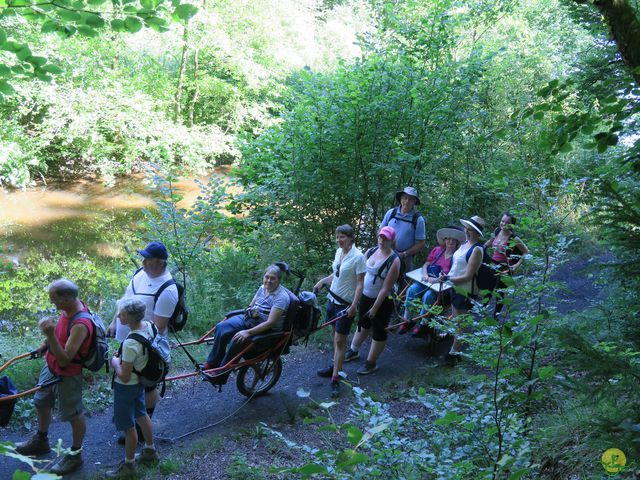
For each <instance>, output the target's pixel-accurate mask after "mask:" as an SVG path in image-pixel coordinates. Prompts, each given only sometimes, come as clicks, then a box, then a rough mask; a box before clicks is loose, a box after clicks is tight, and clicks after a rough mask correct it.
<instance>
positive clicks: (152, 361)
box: [118, 322, 171, 396]
mask: <svg viewBox="0 0 640 480" xmlns="http://www.w3.org/2000/svg"><path fill="white" fill-rule="evenodd" d="M149 323H150V325H151V329H152V330H153V338H150V339H149V338H147V337H145V336H144V335H140V334H139V333H135V332H132V333H130V334H129V335H128V336H127V338H130V339H132V340H135V341H136V342H138V343H140V344H141V345H142V353H143V354H145V355H147V354H148V359H147V363H146V364H145V366H144V367H143V368H142V370H140V371H138V370H136V369H135V368H134V369H133V373H135V374H136V375H138V379H139V381H140V384H142V386H144V387H154V386H156V385H157V384H159V383H164V379H165V377H166V376H167V373H169V367H170V365H171V346H170V345H169V342H168V341H167V339H166V338H165V337H163V336H162V335H158V327H156V325H155V324H154V323H153V322H149ZM123 343H124V342H123ZM118 354H119V356H120V357H122V344H120V349H119V350H118ZM164 389H165V386H164V385H163V387H162V392H161V393H160V395H161V396H163V395H164Z"/></svg>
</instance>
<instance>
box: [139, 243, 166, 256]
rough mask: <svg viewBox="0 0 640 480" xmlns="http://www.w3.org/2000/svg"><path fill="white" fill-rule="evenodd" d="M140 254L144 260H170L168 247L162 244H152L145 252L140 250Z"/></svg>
mask: <svg viewBox="0 0 640 480" xmlns="http://www.w3.org/2000/svg"><path fill="white" fill-rule="evenodd" d="M138 253H139V254H140V255H142V256H143V257H144V258H159V259H160V260H166V259H167V258H169V253H168V252H167V247H165V246H164V244H163V243H162V242H151V243H150V244H149V245H147V246H146V247H144V250H138Z"/></svg>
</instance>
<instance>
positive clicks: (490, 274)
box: [466, 242, 498, 292]
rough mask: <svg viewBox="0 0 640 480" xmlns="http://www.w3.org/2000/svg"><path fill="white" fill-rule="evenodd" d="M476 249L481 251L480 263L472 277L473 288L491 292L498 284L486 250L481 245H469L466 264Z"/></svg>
mask: <svg viewBox="0 0 640 480" xmlns="http://www.w3.org/2000/svg"><path fill="white" fill-rule="evenodd" d="M476 247H480V248H481V249H482V263H481V264H480V268H478V271H477V272H476V274H475V276H474V277H473V282H474V284H475V286H476V287H478V290H488V291H490V292H493V290H494V289H495V288H496V284H497V283H498V277H497V276H496V271H495V270H494V269H493V268H492V265H493V262H492V261H491V257H489V254H488V253H487V249H486V248H484V245H483V244H482V243H479V242H478V243H474V244H473V245H471V248H470V249H469V250H467V255H466V259H467V263H469V258H471V254H472V253H473V251H474V250H475V249H476Z"/></svg>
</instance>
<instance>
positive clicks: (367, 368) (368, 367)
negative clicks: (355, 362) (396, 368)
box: [356, 362, 378, 375]
mask: <svg viewBox="0 0 640 480" xmlns="http://www.w3.org/2000/svg"><path fill="white" fill-rule="evenodd" d="M376 370H378V366H377V365H376V364H375V363H370V362H365V363H364V366H363V367H362V368H361V369H360V370H358V371H357V372H356V373H357V374H358V375H369V374H370V373H373V372H375V371H376Z"/></svg>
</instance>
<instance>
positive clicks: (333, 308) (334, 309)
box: [327, 300, 353, 335]
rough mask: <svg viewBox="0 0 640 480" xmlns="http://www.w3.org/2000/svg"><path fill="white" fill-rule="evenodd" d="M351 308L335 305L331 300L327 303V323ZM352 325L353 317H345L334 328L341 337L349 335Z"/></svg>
mask: <svg viewBox="0 0 640 480" xmlns="http://www.w3.org/2000/svg"><path fill="white" fill-rule="evenodd" d="M349 307H350V305H340V304H337V303H333V302H332V301H331V300H329V301H327V322H328V321H329V320H333V319H334V318H336V317H337V316H338V315H339V314H340V313H341V312H342V311H344V310H347V309H349ZM351 325H353V317H351V318H349V317H347V316H346V315H344V316H341V317H340V319H339V320H338V321H336V322H335V323H334V324H333V328H334V329H335V331H336V333H339V334H340V335H349V332H350V331H351Z"/></svg>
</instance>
